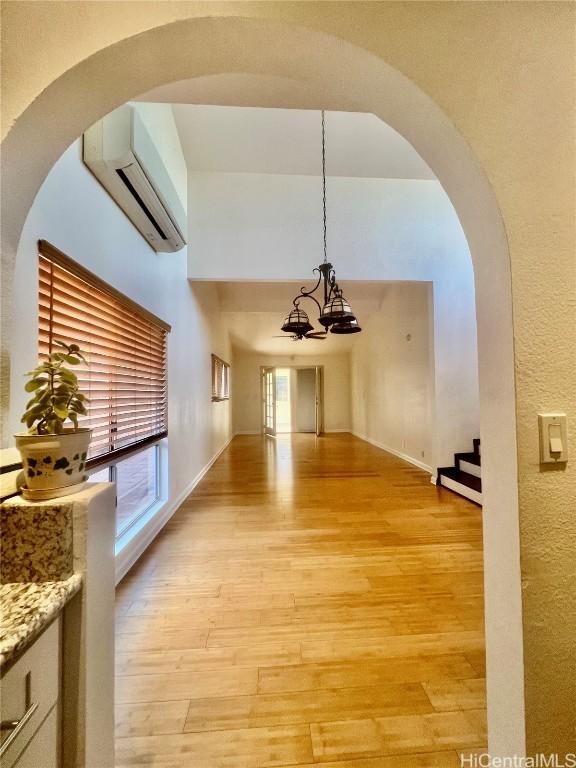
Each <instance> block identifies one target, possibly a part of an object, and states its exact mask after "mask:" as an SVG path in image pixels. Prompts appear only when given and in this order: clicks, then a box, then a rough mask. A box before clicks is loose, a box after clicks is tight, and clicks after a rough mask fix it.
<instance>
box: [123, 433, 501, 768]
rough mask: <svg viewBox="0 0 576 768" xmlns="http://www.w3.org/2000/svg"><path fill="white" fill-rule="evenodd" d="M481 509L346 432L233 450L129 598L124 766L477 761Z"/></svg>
mask: <svg viewBox="0 0 576 768" xmlns="http://www.w3.org/2000/svg"><path fill="white" fill-rule="evenodd" d="M481 514H482V513H481V509H480V508H479V507H477V506H476V505H474V504H472V503H470V502H468V501H466V500H465V499H462V498H460V497H458V496H456V495H455V494H453V493H451V492H450V491H448V490H446V489H440V488H436V487H435V486H433V485H432V484H431V483H430V478H429V475H427V474H425V473H424V472H421V471H420V470H418V469H416V468H415V467H412V466H411V465H409V464H407V463H405V462H403V461H401V460H399V459H397V458H395V457H394V456H391V455H390V454H387V453H384V452H383V451H380V450H379V449H377V448H374V447H372V446H371V445H369V444H367V443H365V442H363V441H361V440H359V439H357V438H355V437H353V436H351V435H348V434H334V435H326V436H324V437H322V438H319V439H318V438H316V437H315V436H313V435H292V436H290V435H282V436H280V437H278V438H277V439H275V440H274V439H270V438H261V437H259V436H239V437H236V438H235V439H234V440H233V441H232V443H231V445H230V447H229V448H228V449H227V450H226V451H225V453H224V454H223V455H222V456H221V457H220V459H219V460H218V461H217V462H216V464H215V465H214V466H213V468H212V469H211V470H210V471H209V472H208V474H207V475H206V477H205V478H204V479H203V480H202V482H201V483H200V484H199V486H198V487H197V488H196V490H195V491H194V493H192V495H191V496H190V497H189V498H188V499H187V500H186V502H185V503H184V504H183V505H182V507H181V509H180V510H179V511H178V512H177V513H176V514H175V515H174V517H173V518H172V519H171V521H170V522H169V523H168V525H167V526H166V528H165V529H164V531H163V532H162V533H161V534H160V536H159V537H158V538H157V539H156V541H155V542H154V543H153V545H152V546H151V547H150V548H149V550H148V551H147V553H146V554H145V556H144V557H143V558H142V559H141V560H140V562H139V563H138V565H137V566H136V567H135V568H134V569H133V570H132V571H131V572H130V573H129V574H128V576H127V577H126V578H125V579H124V581H123V582H122V584H121V585H120V586H119V588H118V593H117V613H118V616H117V647H116V667H117V680H116V701H117V706H116V729H117V740H116V765H117V768H127V767H128V766H132V767H133V766H155V767H156V768H266V767H268V766H276V767H277V768H287V766H300V768H311V766H315V765H321V766H323V768H393V766H399V767H401V768H451V767H452V766H454V768H456V766H459V765H460V762H459V753H460V752H477V751H479V750H480V751H482V750H483V749H484V747H485V744H486V713H485V684H484V674H485V673H484V636H483V594H482V592H483V584H482V579H483V574H482V527H481Z"/></svg>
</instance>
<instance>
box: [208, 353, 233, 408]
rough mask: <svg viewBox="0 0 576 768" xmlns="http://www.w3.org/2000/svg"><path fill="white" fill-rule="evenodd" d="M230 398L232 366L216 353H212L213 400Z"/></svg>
mask: <svg viewBox="0 0 576 768" xmlns="http://www.w3.org/2000/svg"><path fill="white" fill-rule="evenodd" d="M229 398H230V366H229V365H228V363H225V362H224V360H221V359H220V358H219V357H217V356H216V355H212V400H213V401H214V402H218V401H220V400H228V399H229Z"/></svg>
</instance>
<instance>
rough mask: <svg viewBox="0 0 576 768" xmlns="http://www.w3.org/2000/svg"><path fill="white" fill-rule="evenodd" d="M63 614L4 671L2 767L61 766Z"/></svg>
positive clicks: (32, 767)
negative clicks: (61, 636) (61, 617)
mask: <svg viewBox="0 0 576 768" xmlns="http://www.w3.org/2000/svg"><path fill="white" fill-rule="evenodd" d="M60 632H61V625H60V618H59V617H58V618H57V619H56V620H55V621H53V622H52V624H51V625H50V626H49V627H48V628H47V629H46V630H45V631H44V632H43V633H42V634H41V635H40V637H39V638H38V639H37V640H35V641H34V642H33V643H32V645H31V646H30V647H29V648H27V649H26V650H25V651H24V653H23V654H22V656H20V658H19V659H18V660H17V661H16V662H14V664H12V666H10V667H9V668H8V669H7V671H6V672H5V673H4V674H3V675H2V679H1V681H0V685H1V689H2V698H1V702H0V713H1V719H2V744H1V746H0V768H57V766H58V765H59V762H60V760H59V754H60V722H59V699H60V688H61V664H60V647H61V646H60Z"/></svg>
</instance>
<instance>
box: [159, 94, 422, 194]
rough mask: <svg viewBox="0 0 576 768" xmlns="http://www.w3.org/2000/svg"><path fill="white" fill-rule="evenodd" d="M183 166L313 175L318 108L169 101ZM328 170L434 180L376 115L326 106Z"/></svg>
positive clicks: (317, 170) (317, 166)
mask: <svg viewBox="0 0 576 768" xmlns="http://www.w3.org/2000/svg"><path fill="white" fill-rule="evenodd" d="M172 109H173V112H174V117H175V120H176V127H177V129H178V134H179V136H180V141H181V144H182V149H183V152H184V157H185V159H186V163H187V165H188V170H189V171H192V172H205V173H217V172H229V173H270V174H298V175H306V176H319V175H320V174H321V171H322V160H321V118H320V112H319V111H317V110H304V109H268V108H261V107H257V108H256V107H224V106H201V105H196V104H173V105H172ZM326 172H327V175H328V176H349V177H360V178H392V179H434V178H435V176H434V174H433V173H432V171H431V170H430V168H429V167H428V166H427V165H426V163H425V162H424V161H423V160H422V158H421V157H420V155H418V153H417V152H416V151H415V150H414V149H413V147H412V146H411V144H409V143H408V142H407V141H406V140H405V139H404V138H403V137H402V136H400V134H399V133H397V132H396V131H395V130H394V129H393V128H390V126H388V125H386V123H383V122H382V121H381V120H380V119H379V118H377V117H376V116H375V115H372V114H368V113H362V112H327V113H326Z"/></svg>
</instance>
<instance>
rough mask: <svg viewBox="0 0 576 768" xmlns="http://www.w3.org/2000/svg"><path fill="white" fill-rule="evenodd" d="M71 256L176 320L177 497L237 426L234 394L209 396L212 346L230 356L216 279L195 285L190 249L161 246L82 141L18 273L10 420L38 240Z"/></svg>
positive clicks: (57, 178)
mask: <svg viewBox="0 0 576 768" xmlns="http://www.w3.org/2000/svg"><path fill="white" fill-rule="evenodd" d="M40 238H42V239H46V240H48V241H49V242H51V243H52V244H53V245H55V246H56V247H57V248H60V249H61V250H62V251H64V252H65V253H66V254H67V255H69V256H70V257H71V258H73V259H75V260H76V261H78V262H79V263H80V264H82V265H83V266H85V267H87V268H88V269H90V270H91V271H93V272H94V273H95V274H97V275H98V276H99V277H101V278H102V279H104V280H105V281H107V282H108V283H110V284H111V285H113V286H114V287H115V288H117V289H118V290H120V291H122V292H123V293H125V294H126V295H127V296H129V297H130V298H132V299H134V301H137V302H138V303H139V304H141V305H143V306H144V307H146V308H147V309H149V310H151V311H152V312H154V313H155V314H157V315H158V316H159V317H162V318H163V319H164V320H166V321H167V322H169V323H170V324H171V325H172V332H171V334H170V335H169V341H168V381H169V388H168V393H169V405H168V418H169V439H168V467H169V483H168V491H169V492H168V501H169V502H171V501H173V500H174V499H177V498H178V497H179V495H180V494H181V493H182V492H183V491H184V490H185V489H186V487H187V486H188V485H189V483H190V481H191V480H192V479H193V478H194V477H195V476H196V475H197V474H198V472H199V471H200V470H201V469H202V468H203V467H204V466H205V465H206V464H207V463H208V462H209V461H210V459H211V458H212V457H213V455H214V454H215V453H216V452H217V451H218V449H219V448H220V447H221V446H222V445H223V444H224V443H225V442H226V440H227V439H228V437H229V435H230V429H231V418H230V411H231V408H230V405H229V403H212V402H211V380H210V353H211V352H214V353H215V354H218V355H219V356H221V357H223V358H225V359H228V358H229V357H230V349H229V342H228V333H227V331H226V330H225V329H224V327H223V326H222V325H221V323H220V318H219V309H218V297H217V294H216V290H215V289H214V287H213V286H208V285H201V284H196V285H195V286H191V285H190V283H189V282H188V280H187V279H186V251H185V250H182V251H180V252H178V253H173V254H172V253H171V254H158V253H155V252H154V251H152V249H151V248H150V247H149V246H148V245H147V243H146V242H145V241H144V239H143V238H142V236H141V235H140V234H139V232H138V231H137V230H136V229H135V227H134V226H133V225H132V224H131V222H130V221H129V220H128V219H127V217H126V216H125V215H124V213H123V212H122V211H121V210H120V208H118V206H117V205H116V204H115V203H114V201H113V200H112V199H111V198H110V197H109V196H108V194H107V193H106V192H105V191H104V190H103V188H102V187H101V186H100V185H99V184H98V182H97V181H96V179H95V178H94V177H93V176H92V174H91V173H90V172H89V171H88V169H87V168H86V167H85V166H84V165H83V163H82V161H81V145H80V142H79V141H78V142H75V143H74V144H73V145H72V146H71V147H70V148H69V149H68V150H67V151H66V152H65V153H64V155H63V156H62V157H61V159H60V160H59V161H58V162H57V163H56V165H55V166H54V168H53V169H52V171H51V172H50V174H49V176H48V178H47V179H46V181H45V183H44V185H43V186H42V188H41V190H40V192H39V194H38V196H37V198H36V200H35V203H34V205H33V207H32V209H31V211H30V214H29V216H28V218H27V221H26V225H25V228H24V232H23V235H22V239H21V241H20V245H19V249H18V255H17V263H16V274H15V281H14V301H15V306H17V307H18V323H17V325H16V326H15V332H14V334H13V337H12V355H13V357H12V359H13V367H12V377H11V387H12V398H13V399H12V402H13V404H14V406H13V409H12V411H11V428H12V430H13V431H19V430H20V429H21V425H20V424H19V423H18V417H19V414H20V412H21V411H22V408H23V405H24V403H25V401H26V399H27V396H26V394H25V393H24V391H23V383H24V379H23V374H24V372H25V371H27V370H30V368H32V367H33V366H34V365H35V361H36V356H37V338H38V314H37V306H38V277H37V275H38V257H37V241H38V239H40Z"/></svg>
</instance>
